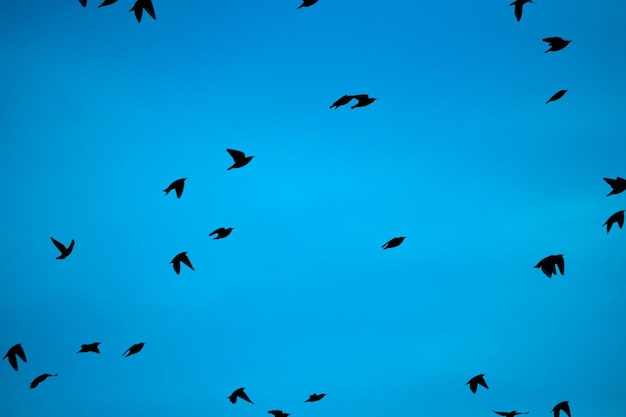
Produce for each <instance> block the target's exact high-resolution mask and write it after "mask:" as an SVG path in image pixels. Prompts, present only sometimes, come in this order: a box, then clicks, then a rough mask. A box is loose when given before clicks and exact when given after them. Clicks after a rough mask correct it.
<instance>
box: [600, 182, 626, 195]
mask: <svg viewBox="0 0 626 417" xmlns="http://www.w3.org/2000/svg"><path fill="white" fill-rule="evenodd" d="M604 181H606V183H607V184H609V185H610V186H611V188H612V190H611V192H610V193H608V194H607V195H606V196H607V197H608V196H610V195H611V194H619V193H621V192H623V191H624V190H626V180H625V179H624V178H622V177H617V178H615V179H612V178H605V179H604Z"/></svg>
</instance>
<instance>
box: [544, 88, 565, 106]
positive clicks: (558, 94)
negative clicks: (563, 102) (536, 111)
mask: <svg viewBox="0 0 626 417" xmlns="http://www.w3.org/2000/svg"><path fill="white" fill-rule="evenodd" d="M565 93H567V90H559V91H557V92H556V93H554V94H552V97H550V98H549V99H548V101H546V104H548V103H549V102H551V101H557V100H558V99H560V98H561V97H563V96H564V95H565Z"/></svg>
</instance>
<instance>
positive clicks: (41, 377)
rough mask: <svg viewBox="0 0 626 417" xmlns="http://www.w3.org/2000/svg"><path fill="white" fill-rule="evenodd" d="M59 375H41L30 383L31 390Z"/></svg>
mask: <svg viewBox="0 0 626 417" xmlns="http://www.w3.org/2000/svg"><path fill="white" fill-rule="evenodd" d="M58 375H59V374H54V375H53V374H41V375H39V376H38V377H37V378H35V379H33V382H31V383H30V389H33V388H37V385H39V384H40V383H42V382H43V381H45V380H46V379H48V377H49V376H58Z"/></svg>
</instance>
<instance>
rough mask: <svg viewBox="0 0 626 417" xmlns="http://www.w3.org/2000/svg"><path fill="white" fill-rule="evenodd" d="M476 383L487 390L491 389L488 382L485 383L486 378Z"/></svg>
mask: <svg viewBox="0 0 626 417" xmlns="http://www.w3.org/2000/svg"><path fill="white" fill-rule="evenodd" d="M476 382H478V383H479V384H480V385H482V386H483V387H485V388H487V389H488V388H489V387H488V386H487V382H485V378H480V379H478V381H476Z"/></svg>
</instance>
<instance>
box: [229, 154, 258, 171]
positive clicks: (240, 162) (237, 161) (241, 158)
mask: <svg viewBox="0 0 626 417" xmlns="http://www.w3.org/2000/svg"><path fill="white" fill-rule="evenodd" d="M226 152H228V153H229V154H230V156H232V158H233V161H234V164H232V165H231V166H230V168H228V169H227V171H228V170H231V169H233V168H241V167H243V166H246V165H248V162H250V161H251V160H252V158H254V156H246V154H245V153H243V152H241V151H236V150H234V149H226Z"/></svg>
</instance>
